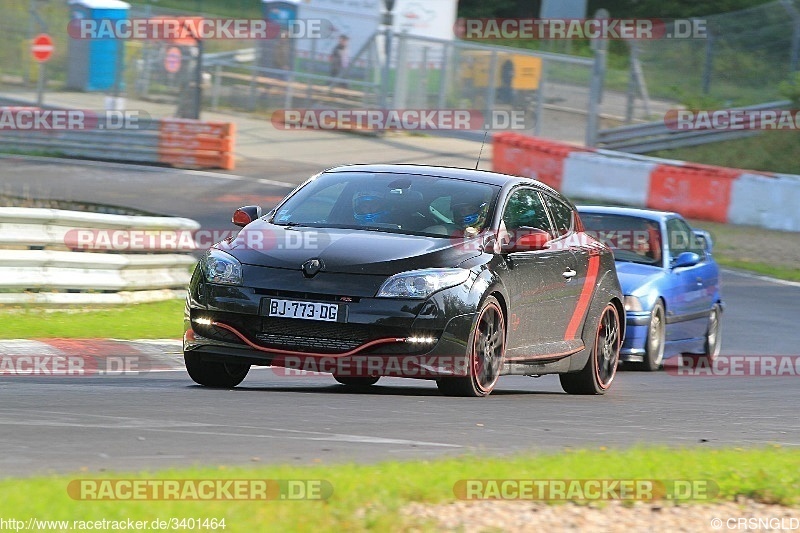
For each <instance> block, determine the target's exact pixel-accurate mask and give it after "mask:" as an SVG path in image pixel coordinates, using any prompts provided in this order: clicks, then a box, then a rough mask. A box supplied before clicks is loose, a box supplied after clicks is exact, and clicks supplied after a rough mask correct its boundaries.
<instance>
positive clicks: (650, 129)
mask: <svg viewBox="0 0 800 533" xmlns="http://www.w3.org/2000/svg"><path fill="white" fill-rule="evenodd" d="M790 105H791V102H789V101H788V100H780V101H777V102H767V103H765V104H758V105H753V106H747V107H736V108H732V109H730V110H728V111H770V110H777V109H788V107H789V106H790ZM759 133H760V131H754V130H748V129H742V130H716V129H705V130H697V129H692V130H685V131H681V130H677V129H674V127H673V128H670V126H669V125H668V124H667V122H666V121H664V120H659V121H657V122H647V123H644V124H633V125H630V126H620V127H618V128H610V129H607V130H601V131H599V132H597V146H598V147H600V148H606V149H608V150H617V151H620V152H628V153H631V154H642V153H646V152H654V151H656V150H669V149H671V148H682V147H684V146H696V145H699V144H706V143H712V142H720V141H728V140H731V139H741V138H744V137H752V136H753V135H758V134H759Z"/></svg>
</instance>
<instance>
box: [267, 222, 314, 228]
mask: <svg viewBox="0 0 800 533" xmlns="http://www.w3.org/2000/svg"><path fill="white" fill-rule="evenodd" d="M273 224H275V225H276V226H286V227H289V228H298V227H300V228H307V227H308V224H303V223H302V222H284V223H283V224H279V223H277V222H273Z"/></svg>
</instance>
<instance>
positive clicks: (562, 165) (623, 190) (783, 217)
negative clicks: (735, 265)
mask: <svg viewBox="0 0 800 533" xmlns="http://www.w3.org/2000/svg"><path fill="white" fill-rule="evenodd" d="M492 144H493V153H494V155H493V160H492V165H493V169H494V170H495V171H498V172H503V173H506V174H513V175H517V176H525V177H529V178H535V179H538V180H540V181H543V182H544V183H546V184H547V185H550V186H551V187H553V188H555V189H558V190H560V191H562V192H563V193H564V194H566V195H567V196H571V197H577V198H587V199H591V200H593V201H612V202H622V203H625V204H628V205H633V206H638V207H649V208H653V209H662V210H665V211H675V212H677V213H680V214H682V215H684V216H686V217H689V218H696V219H700V220H711V221H715V222H723V223H733V224H747V225H754V226H761V227H764V228H769V229H777V230H784V231H800V209H797V206H798V205H800V176H794V175H787V174H773V173H768V172H753V171H749V170H742V169H736V168H726V167H717V166H712V165H701V164H697V163H688V162H685V161H675V160H668V159H659V158H654V157H646V156H639V155H633V154H626V153H623V152H614V151H611V150H602V149H592V148H585V147H580V146H572V145H569V144H566V143H559V142H555V141H550V140H547V139H540V138H537V137H528V136H525V135H521V134H519V133H511V132H501V133H496V134H495V135H494V136H493V138H492Z"/></svg>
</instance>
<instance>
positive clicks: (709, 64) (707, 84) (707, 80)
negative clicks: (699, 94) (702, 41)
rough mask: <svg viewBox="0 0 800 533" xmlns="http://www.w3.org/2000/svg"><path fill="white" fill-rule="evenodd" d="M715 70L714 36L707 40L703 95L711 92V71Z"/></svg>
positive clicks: (709, 34) (711, 34) (711, 35)
mask: <svg viewBox="0 0 800 533" xmlns="http://www.w3.org/2000/svg"><path fill="white" fill-rule="evenodd" d="M713 69H714V34H713V33H711V32H708V37H707V38H706V59H705V64H704V65H703V94H708V93H709V92H711V71H712V70H713Z"/></svg>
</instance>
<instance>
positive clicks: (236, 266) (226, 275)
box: [202, 248, 242, 285]
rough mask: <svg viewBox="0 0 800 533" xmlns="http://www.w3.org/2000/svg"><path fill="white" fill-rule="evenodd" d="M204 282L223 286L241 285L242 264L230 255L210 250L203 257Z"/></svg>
mask: <svg viewBox="0 0 800 533" xmlns="http://www.w3.org/2000/svg"><path fill="white" fill-rule="evenodd" d="M202 265H203V272H204V273H205V276H206V281H208V282H210V283H220V284H223V285H241V284H242V264H241V263H240V262H239V260H238V259H236V258H235V257H233V256H232V255H231V254H228V253H225V252H223V251H222V250H217V249H214V248H211V249H210V250H209V251H207V252H206V255H204V256H203V261H202Z"/></svg>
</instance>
